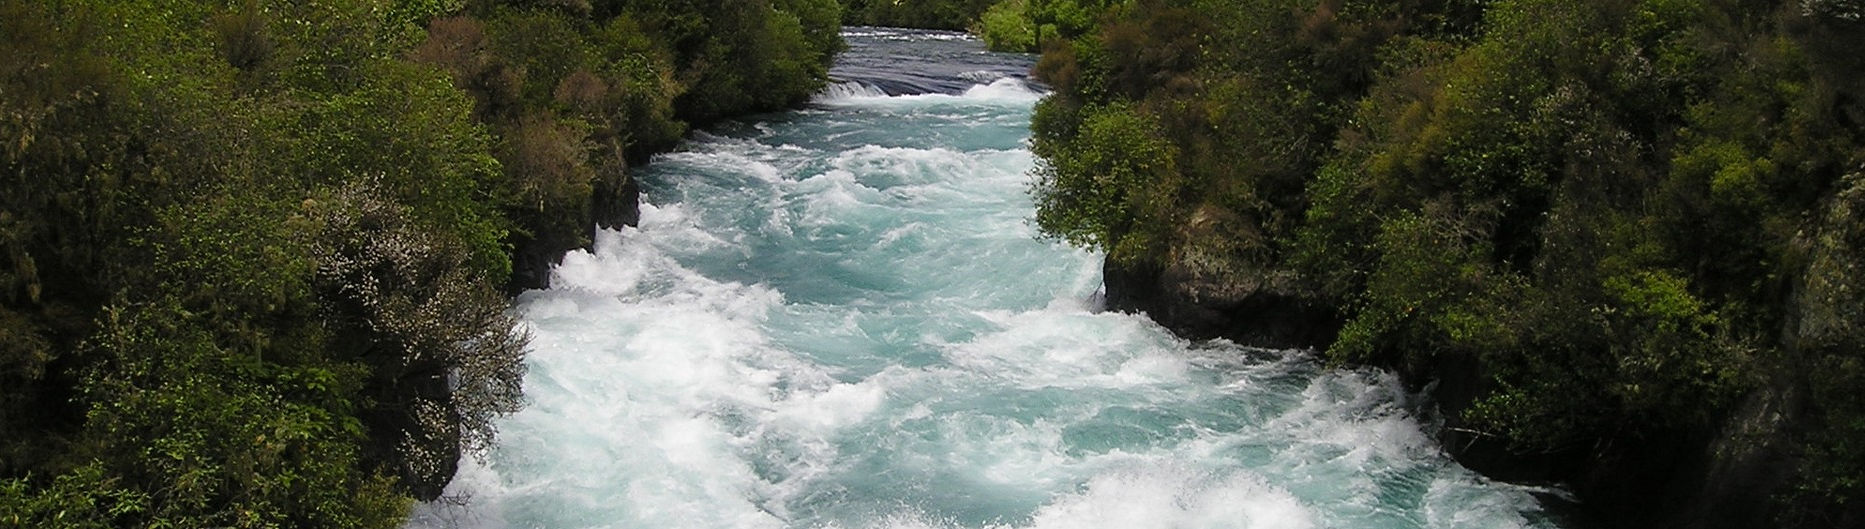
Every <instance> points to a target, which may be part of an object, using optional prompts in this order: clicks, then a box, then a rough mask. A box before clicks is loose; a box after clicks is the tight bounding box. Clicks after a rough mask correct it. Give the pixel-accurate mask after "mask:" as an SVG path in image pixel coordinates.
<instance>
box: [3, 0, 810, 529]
mask: <svg viewBox="0 0 1865 529" xmlns="http://www.w3.org/2000/svg"><path fill="white" fill-rule="evenodd" d="M838 19H839V11H838V6H837V5H836V4H834V3H833V2H831V1H829V0H771V1H768V2H767V1H762V0H760V1H752V2H721V1H713V2H706V1H693V2H645V1H642V2H633V1H595V2H587V1H581V0H568V1H521V0H514V1H504V2H493V1H485V2H472V3H471V5H467V3H465V2H462V1H458V0H455V1H448V0H398V1H391V0H335V1H318V2H308V1H303V2H292V1H259V0H173V1H163V2H119V1H114V0H109V1H106V0H0V56H3V57H5V59H0V248H3V249H4V250H3V251H0V255H3V256H4V257H0V288H3V289H4V292H0V526H7V527H393V526H395V525H398V524H399V523H400V522H401V520H402V519H403V517H404V516H405V513H406V509H407V508H408V506H409V505H410V502H411V498H414V497H432V496H433V495H435V494H437V493H438V492H439V488H440V487H441V486H443V485H444V484H445V483H446V482H447V480H449V479H450V478H451V476H452V472H453V466H454V464H455V462H456V461H457V459H458V457H459V455H460V454H461V453H462V450H463V449H464V450H471V449H473V448H476V447H479V446H483V445H484V444H485V443H487V442H489V441H490V440H491V439H492V436H493V435H494V433H495V432H494V431H493V423H492V419H493V418H495V417H496V416H498V415H500V414H503V413H508V412H510V411H513V410H515V409H516V408H517V407H518V406H519V405H520V404H521V395H520V394H519V380H520V378H521V376H522V374H523V364H522V362H521V359H522V356H523V353H524V349H525V344H526V336H525V335H524V334H523V332H522V331H521V330H519V329H517V328H515V327H514V322H513V321H512V319H511V318H510V317H509V316H508V315H507V314H506V308H507V303H508V302H507V301H506V298H505V296H504V295H502V293H501V290H502V289H503V288H504V287H505V285H506V284H507V281H508V278H509V277H511V276H512V274H513V271H514V269H515V268H516V269H518V270H520V271H524V270H530V272H531V273H532V274H533V275H534V276H535V275H536V274H538V273H539V272H538V270H539V265H540V263H538V262H535V261H537V260H538V259H540V258H539V257H538V256H539V255H543V254H547V253H549V252H551V251H556V252H561V249H562V248H567V247H569V246H574V245H577V244H581V243H582V240H583V238H584V237H586V232H587V231H588V229H589V223H590V222H591V221H592V219H594V218H596V217H598V216H599V212H596V211H593V210H594V209H596V208H599V207H601V206H602V204H603V197H604V194H605V193H606V194H608V195H610V196H611V198H614V197H613V195H617V194H621V193H624V192H625V188H626V187H627V186H628V182H627V181H626V178H627V177H626V174H625V173H623V172H622V171H623V169H624V168H625V166H626V163H627V162H626V161H627V160H628V159H630V158H637V159H638V158H639V157H641V156H643V155H645V154H647V153H650V152H652V151H654V150H655V149H660V148H664V147H666V146H667V145H669V144H670V143H671V142H673V141H674V140H675V139H677V138H678V137H679V136H680V135H681V134H682V133H683V132H684V130H685V129H686V127H687V126H688V124H689V123H695V122H704V121H709V120H714V119H719V118H721V117H725V116H729V115H733V114H737V113H743V112H749V111H758V110H765V109H774V108H778V107H782V106H784V105H787V104H792V103H795V102H798V101H801V100H803V98H806V97H808V95H809V94H810V93H812V92H814V91H815V90H816V89H818V88H819V87H820V86H821V84H822V83H823V82H824V78H825V76H826V67H827V65H828V61H829V59H830V58H831V57H832V55H833V54H834V52H835V51H837V49H838V48H839V46H840V40H839V38H838V37H837V36H836V28H837V21H838ZM628 198H629V200H632V197H628ZM609 202H610V207H626V205H625V204H616V202H617V200H610V201H609ZM620 220H625V219H620ZM620 220H616V218H615V217H611V220H610V222H617V221H620ZM527 249H529V250H527ZM514 255H516V256H517V257H516V262H515V260H514V259H515V258H514ZM526 259H531V260H532V261H533V262H530V263H527V262H525V260H526ZM542 259H545V260H548V259H554V255H553V256H547V257H542ZM541 264H543V265H548V262H547V261H546V262H543V263H541Z"/></svg>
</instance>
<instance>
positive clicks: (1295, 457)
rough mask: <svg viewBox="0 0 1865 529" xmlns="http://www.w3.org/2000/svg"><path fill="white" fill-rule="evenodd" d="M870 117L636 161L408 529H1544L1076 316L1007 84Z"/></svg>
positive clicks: (1286, 381) (1382, 384) (1257, 381)
mask: <svg viewBox="0 0 1865 529" xmlns="http://www.w3.org/2000/svg"><path fill="white" fill-rule="evenodd" d="M875 31H887V30H875ZM878 92H879V91H878V90H870V89H869V88H867V87H860V86H859V85H856V86H847V87H845V90H844V91H843V92H840V93H837V92H835V91H834V89H832V90H831V91H830V92H828V93H826V94H825V95H824V96H822V97H820V98H819V99H818V103H819V104H823V105H824V106H826V107H828V108H826V109H822V108H818V109H812V110H807V111H803V112H799V113H795V114H792V115H790V116H789V117H787V118H786V119H783V120H776V121H773V122H771V123H765V124H757V125H755V126H751V127H747V130H746V132H745V133H743V134H736V135H707V134H700V135H697V136H696V137H695V138H694V139H693V140H692V141H691V142H689V144H688V148H687V149H686V150H684V151H682V152H678V153H673V154H669V155H665V156H663V157H661V158H659V159H657V161H656V163H655V164H654V165H653V166H652V167H650V168H649V169H648V171H649V173H647V174H645V175H644V176H643V182H644V186H645V187H646V188H647V193H648V195H649V196H650V197H652V198H656V199H657V200H654V201H648V202H644V203H643V206H642V207H643V210H642V219H641V220H642V222H641V227H640V228H639V229H635V228H627V229H623V230H619V231H606V230H605V231H600V232H597V233H596V234H595V245H594V246H593V248H592V249H590V250H589V251H579V252H572V253H570V254H569V255H567V256H565V257H564V259H563V261H562V264H560V265H559V266H558V267H557V268H556V269H555V271H554V273H553V281H552V287H551V289H549V290H545V291H535V292H529V293H526V294H525V295H523V296H521V297H520V299H519V308H518V309H517V310H518V314H519V316H520V317H521V319H522V321H523V325H525V326H526V327H527V328H528V329H529V330H530V331H531V332H532V333H533V336H534V342H533V352H532V354H531V355H530V357H529V358H528V360H527V361H528V362H529V365H530V367H531V370H530V372H529V374H528V375H527V378H526V381H525V384H526V387H525V391H526V393H527V395H528V398H529V400H530V405H529V406H528V407H527V408H526V409H524V410H523V411H520V412H519V413H517V414H515V415H513V416H510V417H507V418H505V419H504V420H502V421H501V422H500V428H501V434H500V438H499V446H497V447H496V448H494V449H493V450H492V451H490V452H489V453H487V454H484V455H483V459H481V458H473V457H469V458H467V459H465V460H463V461H462V468H461V471H460V474H459V476H458V477H457V478H456V479H455V481H454V483H453V484H452V485H451V486H450V487H449V488H448V490H447V493H448V494H449V495H452V496H454V497H462V498H469V499H470V501H468V502H467V503H466V505H465V506H463V507H462V506H455V505H453V504H450V503H447V502H440V503H434V504H428V505H423V506H421V507H420V508H419V509H418V512H417V513H416V516H415V518H414V520H412V522H411V525H414V526H417V527H469V528H479V527H484V528H506V527H527V528H529V527H541V528H564V529H573V528H618V529H619V528H647V527H655V528H659V527H691V528H721V529H723V528H734V529H737V528H745V529H766V528H771V529H776V528H841V529H857V528H898V529H908V528H927V529H933V528H937V529H958V528H993V529H1024V528H1027V529H1062V528H1086V529H1100V528H1108V529H1113V528H1121V529H1127V528H1142V529H1145V528H1162V529H1163V528H1186V529H1193V528H1219V527H1222V528H1261V529H1306V528H1315V527H1458V528H1462V527H1469V528H1477V527H1548V526H1549V525H1550V524H1549V523H1547V522H1546V521H1545V520H1542V519H1541V518H1540V517H1539V515H1538V512H1539V508H1538V507H1537V506H1536V504H1535V501H1534V499H1533V498H1532V496H1531V495H1530V494H1529V493H1528V492H1527V491H1525V490H1523V489H1520V488H1516V487H1512V486H1507V485H1500V484H1494V483H1489V482H1486V481H1484V480H1482V479H1481V478H1479V477H1477V476H1475V475H1474V474H1471V473H1469V472H1468V471H1465V470H1463V469H1461V468H1459V467H1456V466H1455V465H1454V464H1451V463H1450V462H1449V460H1448V459H1447V458H1445V457H1444V456H1443V454H1442V453H1441V452H1440V451H1439V450H1438V449H1437V448H1436V446H1435V445H1434V444H1433V443H1432V442H1431V441H1430V437H1429V436H1428V435H1427V434H1426V433H1425V427H1424V426H1422V425H1421V423H1420V421H1419V420H1418V419H1417V417H1415V415H1414V411H1413V410H1414V409H1415V408H1416V403H1415V402H1413V397H1412V395H1411V394H1409V393H1407V392H1406V391H1405V390H1404V389H1403V387H1402V385H1400V384H1399V383H1398V381H1397V380H1396V379H1395V378H1394V377H1392V376H1391V375H1390V374H1386V373H1382V372H1377V371H1367V370H1362V371H1354V370H1347V371H1329V370H1325V369H1323V368H1322V367H1321V366H1320V365H1319V362H1318V361H1316V360H1315V359H1314V358H1313V356H1312V355H1311V354H1310V353H1307V352H1300V351H1263V350H1255V349H1247V348H1243V347H1238V346H1236V345H1234V344H1229V343H1225V342H1210V343H1194V342H1190V341H1186V340H1183V339H1180V338H1177V337H1175V336H1173V335H1172V334H1171V333H1169V332H1167V331H1165V330H1164V329H1162V328H1160V327H1159V326H1158V325H1155V324H1154V323H1152V322H1151V321H1149V320H1147V319H1146V318H1144V317H1141V316H1136V315H1130V314H1118V313H1107V312H1101V311H1099V310H1098V307H1097V303H1096V302H1095V301H1094V294H1095V292H1096V290H1097V289H1098V287H1099V285H1100V283H1101V281H1100V257H1099V256H1097V255H1094V254H1091V253H1088V252H1084V251H1081V250H1076V249H1072V248H1069V247H1066V246H1064V245H1061V244H1059V243H1055V242H1053V241H1044V240H1039V239H1038V238H1037V237H1036V232H1035V231H1034V229H1033V228H1032V227H1031V226H1030V225H1029V223H1028V219H1029V218H1030V216H1031V215H1032V214H1033V207H1032V205H1031V204H1030V201H1029V199H1028V197H1027V196H1026V195H1025V194H1024V193H1025V190H1026V189H1027V185H1028V184H1027V182H1028V176H1027V171H1028V170H1029V169H1030V168H1031V167H1032V166H1033V164H1034V159H1033V158H1032V157H1031V155H1030V153H1029V152H1028V150H1027V149H1025V148H1024V145H1023V144H1022V142H1023V139H1024V138H1025V137H1026V135H1025V134H1023V133H1022V132H1021V130H1022V129H1021V128H1020V125H1019V126H1018V127H1011V128H1006V127H1004V126H1003V125H1002V122H1004V121H1014V122H1019V123H1020V122H1024V121H1026V119H1027V113H1028V111H1029V106H1030V104H1031V103H1032V102H1034V101H1035V100H1036V99H1037V98H1038V97H1040V94H1038V93H1037V92H1035V91H1033V90H1031V89H1029V87H1027V86H1025V85H1024V84H1023V83H1022V82H1021V81H1018V80H1015V79H1010V78H1005V79H997V80H993V81H992V82H990V83H989V84H986V85H979V86H976V87H973V88H972V89H970V90H968V91H966V92H965V93H963V94H959V95H919V96H886V95H884V94H880V93H878ZM851 108H852V109H856V110H858V112H851V113H846V114H859V115H860V117H859V118H856V117H848V116H846V115H845V114H844V113H839V112H840V110H847V109H851ZM855 119H882V120H885V121H882V122H878V125H877V124H874V123H867V122H860V123H858V124H859V125H860V128H861V129H862V130H850V129H851V128H855V125H851V123H855V122H853V121H850V120H855ZM953 123H960V124H961V125H963V127H968V128H959V129H956V131H954V132H952V133H951V134H950V135H947V136H936V135H931V134H927V132H928V131H929V130H932V128H934V127H949V126H952V124H953ZM973 124H975V127H974V126H973ZM871 129H878V132H877V131H876V130H871ZM1006 130H1009V132H1005V131H1006ZM888 133H891V134H893V135H892V136H890V135H888ZM842 135H846V136H842ZM974 136H979V137H974ZM999 136H1001V137H999ZM844 137H846V138H849V139H847V140H842V139H840V138H844ZM933 137H942V138H946V139H952V138H959V139H964V140H968V141H969V143H967V144H966V146H962V147H961V146H958V145H956V144H955V143H934V142H930V141H929V140H926V139H925V138H933ZM980 137H981V138H980ZM825 138H829V139H825Z"/></svg>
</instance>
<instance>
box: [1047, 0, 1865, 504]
mask: <svg viewBox="0 0 1865 529" xmlns="http://www.w3.org/2000/svg"><path fill="white" fill-rule="evenodd" d="M1862 15H1865V5H1861V4H1859V3H1857V2H1852V1H1846V0H1834V1H1805V2H1798V1H1796V2H1762V1H1738V0H1718V1H1709V2H1684V1H1673V0H1627V1H1599V2H1569V1H1551V0H1506V1H1495V2H1483V1H1476V0H1412V1H1401V2H1366V1H1356V0H1321V1H1303V0H1260V1H1241V2H1239V1H1230V0H1226V1H1217V0H1147V1H1140V2H1138V3H1137V4H1134V5H1131V6H1120V7H1116V8H1114V9H1113V10H1111V11H1110V13H1109V15H1108V16H1107V17H1106V18H1105V19H1104V23H1103V24H1102V25H1101V26H1100V27H1099V28H1098V29H1097V30H1096V31H1094V32H1091V33H1088V34H1084V35H1083V36H1082V37H1081V38H1077V39H1073V40H1072V41H1071V42H1069V43H1067V44H1065V45H1060V46H1057V47H1053V48H1051V49H1049V50H1048V51H1047V53H1045V55H1044V57H1043V59H1042V63H1041V65H1039V67H1038V75H1039V77H1040V78H1041V79H1043V80H1044V81H1046V82H1048V83H1050V84H1052V85H1053V86H1054V87H1055V89H1056V95H1055V96H1054V97H1051V98H1049V99H1047V100H1045V101H1044V102H1043V103H1041V105H1040V106H1039V108H1038V112H1037V116H1036V118H1035V123H1034V129H1035V134H1036V138H1035V150H1036V152H1037V154H1039V155H1040V156H1041V158H1042V160H1043V165H1042V167H1041V170H1040V171H1039V173H1040V182H1039V183H1038V184H1037V186H1036V188H1035V194H1036V196H1037V199H1038V201H1039V204H1040V211H1039V213H1038V218H1037V220H1038V222H1039V224H1040V225H1041V227H1042V228H1043V229H1044V230H1045V231H1047V232H1048V233H1050V234H1053V235H1055V236H1058V237H1061V238H1064V239H1067V240H1070V241H1073V242H1076V243H1079V244H1083V245H1087V246H1091V247H1096V248H1100V249H1103V250H1105V251H1107V252H1108V256H1109V259H1110V261H1111V262H1112V263H1113V264H1115V265H1116V266H1121V267H1128V268H1136V269H1153V270H1165V271H1167V273H1168V274H1176V276H1175V277H1190V278H1194V279H1195V280H1197V281H1203V282H1209V283H1220V284H1231V285H1246V286H1247V285H1257V288H1259V289H1263V290H1268V289H1276V290H1277V291H1278V292H1279V293H1287V292H1290V291H1294V292H1298V293H1299V295H1300V296H1301V297H1304V298H1306V299H1310V300H1315V301H1317V302H1319V303H1322V304H1325V305H1327V306H1332V307H1336V308H1337V309H1338V311H1339V313H1341V314H1342V315H1343V316H1344V318H1345V322H1344V323H1345V326H1344V328H1343V330H1342V331H1341V332H1340V334H1339V336H1338V338H1337V339H1336V340H1335V341H1334V342H1333V343H1332V344H1331V346H1329V347H1328V354H1329V356H1330V357H1331V358H1333V359H1335V360H1336V361H1340V362H1356V363H1362V362H1364V363H1375V364H1382V365H1390V366H1395V367H1398V368H1400V369H1402V370H1404V371H1408V372H1412V373H1420V374H1430V373H1433V372H1437V371H1441V370H1442V368H1443V367H1444V366H1451V365H1462V366H1471V365H1473V366H1476V367H1475V368H1474V369H1475V373H1476V375H1475V379H1476V380H1477V381H1478V383H1479V384H1480V386H1481V387H1480V391H1479V392H1478V395H1477V398H1476V399H1475V400H1474V401H1472V402H1470V403H1469V404H1468V406H1467V407H1465V408H1464V409H1461V410H1452V411H1453V413H1457V416H1456V417H1454V421H1453V422H1454V423H1456V424H1460V425H1462V427H1465V428H1467V429H1468V430H1469V431H1471V432H1473V433H1475V434H1477V435H1478V436H1481V437H1483V438H1486V439H1490V440H1499V441H1502V442H1504V443H1506V444H1507V446H1509V447H1510V448H1511V449H1512V450H1514V451H1515V452H1517V453H1520V454H1575V453H1577V454H1581V455H1582V456H1583V457H1588V455H1589V454H1591V456H1593V457H1598V456H1599V455H1600V454H1604V453H1608V452H1610V451H1612V450H1618V449H1620V447H1627V446H1634V447H1636V446H1653V445H1656V446H1672V445H1668V444H1666V443H1673V444H1675V445H1676V446H1700V445H1702V444H1703V443H1706V442H1708V441H1705V439H1709V438H1712V437H1713V435H1714V433H1715V432H1716V431H1719V430H1720V429H1722V428H1723V426H1722V423H1721V422H1720V421H1724V420H1727V419H1728V418H1729V416H1730V415H1731V414H1732V413H1733V412H1734V410H1735V409H1736V408H1737V407H1738V406H1739V404H1740V403H1742V402H1744V399H1745V398H1748V397H1750V396H1753V395H1759V394H1764V393H1766V394H1775V395H1780V394H1789V395H1790V397H1787V398H1788V399H1790V400H1791V401H1792V402H1791V403H1790V404H1789V405H1787V406H1785V408H1786V410H1787V412H1788V413H1789V414H1791V415H1792V417H1791V419H1790V420H1789V421H1788V424H1791V425H1792V426H1793V428H1791V429H1789V430H1788V431H1781V432H1775V433H1778V435H1779V436H1780V437H1781V439H1780V440H1776V441H1770V442H1776V443H1782V444H1784V445H1786V446H1790V447H1792V448H1791V449H1790V450H1789V452H1790V457H1789V459H1790V460H1791V461H1792V463H1791V464H1793V465H1798V466H1797V467H1795V470H1794V471H1793V475H1794V477H1792V478H1790V481H1791V482H1792V483H1793V484H1794V485H1793V487H1792V488H1793V490H1791V491H1788V492H1786V493H1784V494H1781V495H1780V497H1777V498H1773V499H1774V500H1778V501H1780V503H1779V504H1778V508H1776V509H1775V512H1777V513H1778V515H1779V516H1781V517H1783V519H1781V520H1779V521H1781V522H1789V523H1792V524H1797V525H1808V526H1817V525H1828V524H1833V525H1837V524H1844V523H1850V522H1847V521H1845V520H1849V519H1847V518H1843V517H1842V516H1841V515H1840V514H1838V513H1840V512H1841V511H1843V510H1844V509H1846V508H1847V506H1848V505H1855V504H1857V503H1858V502H1861V501H1865V447H1861V446H1860V445H1859V444H1858V440H1859V439H1861V438H1865V401H1861V400H1860V399H1859V397H1858V395H1859V394H1861V390H1865V314H1861V313H1860V312H1859V310H1858V307H1860V306H1861V304H1860V302H1861V301H1865V297H1862V296H1861V294H1860V292H1862V291H1861V290H1860V288H1861V287H1865V275H1861V274H1860V271H1859V270H1858V268H1857V267H1858V263H1860V262H1865V253H1861V251H1860V250H1862V249H1865V246H1862V245H1865V239H1861V238H1860V236H1861V234H1865V230H1862V229H1861V228H1860V226H1861V224H1860V222H1859V221H1860V220H1861V218H1860V216H1859V212H1860V211H1865V209H1861V208H1865V58H1862V57H1861V56H1860V55H1859V54H1858V53H1857V50H1861V49H1865V22H1862V21H1861V16H1862ZM1265 284H1271V285H1269V286H1263V285H1265ZM1237 324H1238V325H1248V324H1249V322H1238V323H1237ZM1680 440H1682V441H1680ZM1690 443H1696V445H1692V444H1690ZM1853 512H1854V513H1855V514H1853V516H1856V510H1855V511H1853Z"/></svg>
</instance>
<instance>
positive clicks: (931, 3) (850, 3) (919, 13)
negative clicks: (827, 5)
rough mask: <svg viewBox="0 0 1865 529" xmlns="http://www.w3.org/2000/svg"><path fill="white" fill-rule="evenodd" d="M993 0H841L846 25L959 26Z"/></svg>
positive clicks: (974, 18)
mask: <svg viewBox="0 0 1865 529" xmlns="http://www.w3.org/2000/svg"><path fill="white" fill-rule="evenodd" d="M994 1H995V0H906V1H902V0H842V10H843V11H842V23H843V24H847V25H850V26H890V27H902V28H923V29H952V30H963V29H966V28H968V27H971V25H972V23H973V22H976V21H977V20H978V14H980V13H983V12H984V10H985V9H987V8H990V7H991V4H992V2H994Z"/></svg>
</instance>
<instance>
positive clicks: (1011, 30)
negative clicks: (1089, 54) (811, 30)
mask: <svg viewBox="0 0 1865 529" xmlns="http://www.w3.org/2000/svg"><path fill="white" fill-rule="evenodd" d="M1126 3H1128V0H918V1H898V0H842V5H843V9H844V11H843V13H842V22H843V23H845V24H848V25H851V26H853V25H859V26H892V27H907V28H925V29H950V30H969V31H970V32H971V33H972V34H975V35H977V36H978V37H980V38H982V39H984V43H985V45H987V46H989V47H990V48H991V49H992V50H996V51H1010V52H1035V51H1038V50H1040V49H1042V47H1043V46H1042V44H1043V42H1045V41H1059V40H1065V39H1073V38H1076V37H1080V36H1082V35H1085V34H1087V33H1090V32H1092V31H1093V30H1094V29H1095V28H1096V27H1097V26H1098V24H1099V22H1100V18H1101V15H1102V13H1105V12H1107V11H1108V10H1109V9H1112V8H1114V7H1116V6H1120V5H1124V4H1126Z"/></svg>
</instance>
